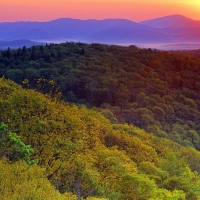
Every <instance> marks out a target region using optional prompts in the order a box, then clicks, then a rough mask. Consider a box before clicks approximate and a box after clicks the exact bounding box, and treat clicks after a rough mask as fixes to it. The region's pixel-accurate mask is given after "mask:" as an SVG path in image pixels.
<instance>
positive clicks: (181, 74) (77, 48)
mask: <svg viewBox="0 0 200 200" xmlns="http://www.w3.org/2000/svg"><path fill="white" fill-rule="evenodd" d="M195 55H197V56H195ZM0 75H1V76H3V75H4V76H5V77H6V78H9V79H11V80H13V81H15V82H17V83H19V84H22V83H23V85H24V87H26V88H37V90H39V91H41V92H43V93H47V92H48V93H51V95H52V96H54V97H55V96H59V95H61V93H62V98H63V99H64V100H66V101H69V102H73V103H76V104H85V105H86V106H87V107H93V106H95V107H98V108H99V109H100V111H101V112H102V113H103V114H104V116H105V117H107V118H108V119H110V120H111V121H112V122H113V123H125V122H126V123H128V124H134V125H135V126H138V127H140V128H142V129H144V130H146V131H147V132H149V133H153V134H154V135H157V136H160V137H164V138H169V139H171V140H173V141H175V142H177V143H179V144H181V145H183V146H188V147H194V148H196V149H197V150H200V136H199V134H200V125H199V121H200V111H199V109H200V91H199V90H200V89H199V88H200V59H199V58H198V51H196V52H193V51H191V52H182V53H181V52H166V51H157V50H152V49H139V48H137V47H135V46H130V47H120V46H114V45H111V46H108V45H100V44H90V45H87V44H82V43H73V42H71V43H63V44H47V45H46V46H33V47H31V48H26V47H23V48H22V49H20V48H19V49H17V50H11V49H7V50H4V51H1V52H0ZM58 90H59V91H60V92H61V93H59V91H58Z"/></svg>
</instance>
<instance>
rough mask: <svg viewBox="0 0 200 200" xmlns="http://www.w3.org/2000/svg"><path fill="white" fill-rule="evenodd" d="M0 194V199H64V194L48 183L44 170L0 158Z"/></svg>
mask: <svg viewBox="0 0 200 200" xmlns="http://www.w3.org/2000/svg"><path fill="white" fill-rule="evenodd" d="M0 171H1V175H0V195H1V199H2V200H8V199H9V200H15V199H21V200H27V199H32V200H38V199H40V200H64V199H66V198H65V197H64V196H62V195H61V194H59V192H58V191H56V190H55V188H54V187H53V186H52V185H51V184H50V182H49V181H48V180H47V179H46V177H45V175H44V170H43V169H41V168H40V167H39V166H37V165H32V166H31V167H28V166H27V165H26V163H24V162H20V161H18V162H15V163H13V164H10V162H7V160H5V159H3V160H0Z"/></svg>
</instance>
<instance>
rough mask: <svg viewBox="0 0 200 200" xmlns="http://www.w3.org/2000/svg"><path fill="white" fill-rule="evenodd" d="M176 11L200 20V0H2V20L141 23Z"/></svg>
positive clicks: (0, 0) (0, 5)
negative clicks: (73, 20) (108, 19)
mask: <svg viewBox="0 0 200 200" xmlns="http://www.w3.org/2000/svg"><path fill="white" fill-rule="evenodd" d="M172 14H181V15H184V16H186V17H188V18H191V19H194V20H200V0H17V1H16V0H0V22H13V21H50V20H53V19H57V18H75V19H107V18H122V19H129V20H132V21H135V22H140V21H143V20H147V19H153V18H156V17H162V16H167V15H172Z"/></svg>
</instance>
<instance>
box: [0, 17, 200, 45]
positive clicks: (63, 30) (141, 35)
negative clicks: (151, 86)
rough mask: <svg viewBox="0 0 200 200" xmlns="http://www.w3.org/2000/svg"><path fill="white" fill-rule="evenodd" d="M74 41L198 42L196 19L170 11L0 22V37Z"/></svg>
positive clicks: (199, 25)
mask: <svg viewBox="0 0 200 200" xmlns="http://www.w3.org/2000/svg"><path fill="white" fill-rule="evenodd" d="M22 39H27V40H32V41H36V42H50V43H51V42H55V41H57V42H65V41H75V42H84V43H105V44H116V45H124V44H126V45H132V44H133V45H134V44H138V45H140V44H144V43H145V44H146V46H149V47H151V46H153V45H155V44H156V45H157V46H163V45H168V44H169V43H170V44H177V43H180V44H182V43H196V44H197V43H200V21H197V20H193V19H190V18H187V17H184V16H182V15H170V16H165V17H160V18H155V19H150V20H146V21H142V22H139V23H137V22H134V21H131V20H127V19H103V20H96V19H87V20H80V19H73V18H58V19H55V20H51V21H47V22H23V21H22V22H3V23H0V40H10V41H11V40H22Z"/></svg>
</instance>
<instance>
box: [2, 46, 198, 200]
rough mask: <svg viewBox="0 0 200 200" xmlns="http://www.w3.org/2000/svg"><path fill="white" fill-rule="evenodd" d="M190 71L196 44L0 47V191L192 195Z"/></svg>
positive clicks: (194, 86)
mask: <svg viewBox="0 0 200 200" xmlns="http://www.w3.org/2000/svg"><path fill="white" fill-rule="evenodd" d="M199 72H200V58H199V52H198V51H188V52H166V51H158V50H152V49H139V48H137V47H135V46H129V47H121V46H114V45H110V46H108V45H100V44H90V45H89V44H83V43H73V42H70V43H63V44H46V46H43V45H42V46H33V47H31V48H26V47H25V46H24V47H23V48H22V49H21V48H19V49H16V50H11V49H9V48H8V49H7V50H2V51H0V76H1V77H2V78H1V79H0V94H1V95H0V109H1V114H0V169H1V172H2V174H1V175H0V188H1V189H0V195H1V198H2V199H3V200H8V199H20V200H23V199H24V200H27V199H32V200H38V199H41V200H42V199H44V200H46V199H47V200H48V199H49V200H50V199H52V200H54V199H55V200H59V199H72V200H73V199H77V200H81V199H88V200H95V199H102V200H103V199H109V200H117V199H118V200H133V199H137V200H147V199H148V200H160V199H163V200H164V199H166V200H181V199H187V200H195V199H200V176H199V173H200V152H199V150H200V125H199V121H200V92H199V90H200V89H199V88H200V87H199V86H200V73H199ZM9 79H11V80H12V81H11V80H9ZM13 81H14V82H15V83H14V82H13Z"/></svg>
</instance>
